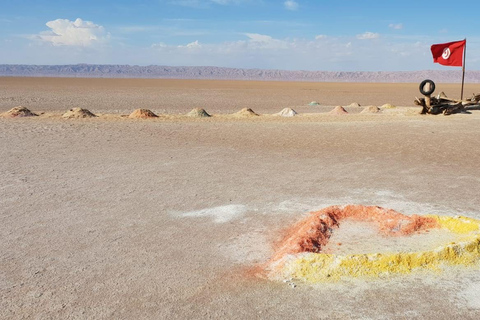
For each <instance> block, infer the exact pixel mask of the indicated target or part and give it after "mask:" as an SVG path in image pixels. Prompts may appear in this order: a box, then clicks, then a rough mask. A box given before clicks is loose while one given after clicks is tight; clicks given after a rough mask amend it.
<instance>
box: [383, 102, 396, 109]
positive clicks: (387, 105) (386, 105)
mask: <svg viewBox="0 0 480 320" xmlns="http://www.w3.org/2000/svg"><path fill="white" fill-rule="evenodd" d="M394 108H396V106H394V105H393V104H390V103H385V104H384V105H383V106H381V107H380V109H394Z"/></svg>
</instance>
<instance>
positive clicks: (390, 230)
mask: <svg viewBox="0 0 480 320" xmlns="http://www.w3.org/2000/svg"><path fill="white" fill-rule="evenodd" d="M346 218H349V219H352V220H357V221H366V222H372V223H375V224H377V225H378V230H379V232H380V233H382V234H384V235H387V236H404V235H409V234H412V233H414V232H417V231H421V230H427V229H430V228H434V227H438V223H437V221H436V220H435V219H433V218H429V217H421V216H417V215H413V216H406V215H403V214H401V213H399V212H396V211H394V210H389V209H384V208H381V207H376V206H368V207H367V206H362V205H347V206H345V207H340V206H331V207H327V208H325V209H322V210H320V211H316V212H312V213H310V215H309V216H308V217H307V218H305V219H303V220H302V221H300V222H298V223H297V224H295V225H294V226H293V227H291V228H290V229H288V230H287V231H286V235H285V236H284V238H283V240H282V241H281V242H280V244H279V245H278V249H277V250H276V252H275V255H274V256H273V258H272V260H273V261H276V260H279V259H281V258H282V257H283V256H285V255H286V254H296V253H300V252H321V251H322V247H323V246H325V245H326V244H327V242H328V240H329V238H330V237H331V235H332V232H333V230H334V229H335V228H338V227H339V225H340V221H341V220H343V219H346Z"/></svg>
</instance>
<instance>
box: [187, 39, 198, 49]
mask: <svg viewBox="0 0 480 320" xmlns="http://www.w3.org/2000/svg"><path fill="white" fill-rule="evenodd" d="M186 47H187V48H201V47H202V45H201V44H200V43H199V42H198V40H195V41H194V42H190V43H189V44H187V45H186Z"/></svg>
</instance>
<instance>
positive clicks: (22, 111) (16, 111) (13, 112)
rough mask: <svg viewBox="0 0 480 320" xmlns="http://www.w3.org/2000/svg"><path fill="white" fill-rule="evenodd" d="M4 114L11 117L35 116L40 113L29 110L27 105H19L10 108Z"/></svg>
mask: <svg viewBox="0 0 480 320" xmlns="http://www.w3.org/2000/svg"><path fill="white" fill-rule="evenodd" d="M3 116H4V117H9V118H16V117H35V116H38V114H35V113H33V112H31V111H30V110H28V109H27V108H25V107H22V106H18V107H15V108H12V109H10V110H8V111H7V112H5V113H4V114H3Z"/></svg>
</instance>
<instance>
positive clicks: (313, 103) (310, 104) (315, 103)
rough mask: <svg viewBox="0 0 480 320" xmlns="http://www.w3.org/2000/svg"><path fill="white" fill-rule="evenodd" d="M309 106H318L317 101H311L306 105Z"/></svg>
mask: <svg viewBox="0 0 480 320" xmlns="http://www.w3.org/2000/svg"><path fill="white" fill-rule="evenodd" d="M308 105H309V106H319V105H320V103H318V102H317V101H312V102H310V103H309V104H308Z"/></svg>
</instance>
